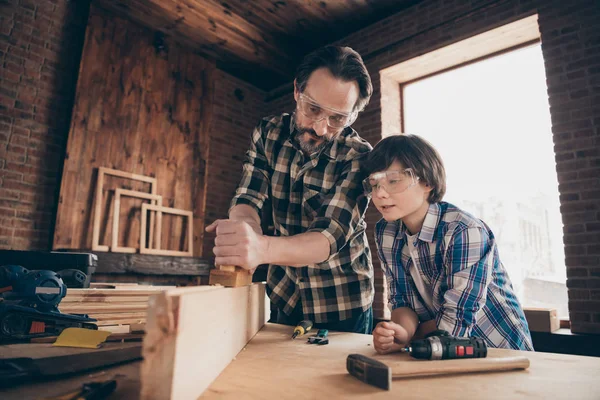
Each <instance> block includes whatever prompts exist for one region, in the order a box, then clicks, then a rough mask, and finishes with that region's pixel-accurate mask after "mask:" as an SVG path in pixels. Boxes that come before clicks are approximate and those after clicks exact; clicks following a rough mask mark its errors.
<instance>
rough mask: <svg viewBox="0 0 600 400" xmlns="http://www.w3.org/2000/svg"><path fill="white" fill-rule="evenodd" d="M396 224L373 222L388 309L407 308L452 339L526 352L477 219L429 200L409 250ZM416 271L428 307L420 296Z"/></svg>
mask: <svg viewBox="0 0 600 400" xmlns="http://www.w3.org/2000/svg"><path fill="white" fill-rule="evenodd" d="M406 240H407V237H406V226H405V225H404V224H403V223H402V221H396V222H387V221H385V220H383V219H382V220H380V221H379V222H378V223H377V224H376V226H375V242H376V243H377V250H378V253H379V258H380V259H381V261H382V267H383V268H384V270H385V273H386V278H387V282H388V284H389V303H390V305H391V307H392V309H396V308H399V307H408V308H411V309H412V310H413V311H414V312H415V313H416V314H417V315H418V316H419V321H420V322H425V321H429V320H432V319H435V320H436V324H437V327H438V329H443V330H446V331H448V332H449V333H450V334H451V335H453V336H462V337H470V336H476V337H480V338H482V339H483V340H485V341H486V343H487V345H488V346H490V347H498V348H508V349H518V350H533V345H532V343H531V335H530V333H529V326H528V325H527V320H526V319H525V314H524V313H523V309H522V308H521V305H520V304H519V301H518V300H517V296H516V294H515V292H514V290H513V287H512V283H511V281H510V279H509V277H508V274H507V273H506V270H505V269H504V266H503V265H502V262H501V261H500V256H499V255H498V248H497V246H496V239H495V237H494V234H493V233H492V231H491V230H490V228H489V227H488V226H487V225H486V224H485V223H484V222H483V221H481V220H479V219H477V218H475V217H473V216H471V215H470V214H468V213H466V212H464V211H462V210H460V209H459V208H457V207H456V206H453V205H452V204H449V203H446V202H440V203H433V204H430V205H429V209H428V211H427V216H426V217H425V221H424V222H423V227H422V228H421V231H420V232H419V235H418V238H417V239H416V240H415V243H414V245H415V248H416V251H415V254H413V255H411V254H410V252H409V249H408V244H407V242H406ZM413 268H414V269H415V272H416V273H418V274H420V275H421V278H422V280H423V282H424V284H425V286H426V289H427V290H428V291H429V292H430V294H431V297H432V299H433V304H428V303H427V302H426V301H425V300H424V297H423V296H421V294H420V293H419V291H418V290H417V287H416V285H415V283H414V280H413V278H412V275H411V272H410V270H411V269H413Z"/></svg>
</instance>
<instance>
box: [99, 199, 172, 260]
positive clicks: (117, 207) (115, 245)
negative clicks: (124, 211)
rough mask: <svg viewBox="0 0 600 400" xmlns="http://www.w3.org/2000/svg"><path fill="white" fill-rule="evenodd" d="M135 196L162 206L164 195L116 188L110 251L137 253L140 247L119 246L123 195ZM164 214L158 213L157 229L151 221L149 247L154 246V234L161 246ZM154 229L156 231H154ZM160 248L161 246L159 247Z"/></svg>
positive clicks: (156, 241)
mask: <svg viewBox="0 0 600 400" xmlns="http://www.w3.org/2000/svg"><path fill="white" fill-rule="evenodd" d="M123 196H127V197H134V198H138V199H145V200H150V202H151V203H150V204H153V205H158V206H162V196H160V195H157V194H149V193H144V192H138V191H135V190H127V189H122V188H117V189H115V197H114V203H113V204H114V206H113V210H114V212H113V229H112V245H111V247H110V251H112V252H113V253H136V252H137V251H138V250H139V249H138V248H137V247H127V246H119V220H120V216H121V197H123ZM161 216H162V214H160V213H158V218H157V221H156V229H154V224H153V223H152V220H151V221H150V229H151V231H150V237H149V239H148V240H149V243H148V247H150V248H152V241H153V239H154V234H156V235H157V236H156V239H155V243H157V244H158V245H159V246H160V236H159V235H160V231H161V229H162V228H161V227H162V221H161V220H160V218H161ZM153 231H154V232H153ZM159 248H160V247H159Z"/></svg>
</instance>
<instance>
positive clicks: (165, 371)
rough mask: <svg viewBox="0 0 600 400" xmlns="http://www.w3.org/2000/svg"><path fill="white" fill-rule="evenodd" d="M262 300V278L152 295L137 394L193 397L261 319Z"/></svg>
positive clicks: (264, 312) (264, 316)
mask: <svg viewBox="0 0 600 400" xmlns="http://www.w3.org/2000/svg"><path fill="white" fill-rule="evenodd" d="M267 305H268V303H267V302H266V301H265V286H264V284H263V283H258V284H253V285H251V286H244V287H239V288H218V287H208V288H206V287H198V288H181V289H175V290H172V291H167V292H163V293H161V294H158V295H156V296H152V298H151V299H150V308H149V310H148V322H147V324H146V338H145V339H144V350H143V355H144V362H143V363H142V369H141V382H142V389H141V398H142V399H178V400H179V399H181V400H185V399H197V398H198V396H200V395H201V394H202V392H203V391H204V390H205V389H206V388H207V387H208V386H209V385H210V383H211V382H212V381H213V380H214V379H215V378H216V377H217V376H218V375H219V373H220V372H221V371H222V370H223V369H224V368H225V367H226V366H227V364H229V362H230V361H231V360H232V359H233V358H234V357H235V356H236V355H237V354H238V353H239V352H240V350H242V348H244V346H245V345H246V343H248V341H249V340H250V339H251V338H252V337H253V336H254V335H255V334H256V332H258V331H259V330H260V328H261V327H262V326H263V325H264V324H265V322H266V319H267V315H268V312H267V310H266V309H265V307H266V306H267ZM208 321H210V323H208Z"/></svg>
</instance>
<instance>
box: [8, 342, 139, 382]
mask: <svg viewBox="0 0 600 400" xmlns="http://www.w3.org/2000/svg"><path fill="white" fill-rule="evenodd" d="M141 350H142V345H141V343H104V344H103V346H102V347H100V348H98V349H81V348H73V347H54V346H52V345H51V344H46V343H43V344H42V343H26V344H14V345H13V344H9V345H4V346H2V359H3V360H7V359H13V360H14V361H13V362H14V363H15V364H16V365H18V366H20V367H21V368H20V369H21V371H20V372H21V374H22V375H20V376H19V378H20V379H15V382H14V383H17V382H16V381H21V380H22V381H27V382H31V381H32V380H34V379H39V378H49V377H56V376H58V375H64V374H72V373H77V372H82V371H86V370H89V369H93V368H98V367H103V366H107V365H112V364H118V363H122V362H125V361H132V360H137V359H139V358H140V357H141ZM7 383H8V382H7Z"/></svg>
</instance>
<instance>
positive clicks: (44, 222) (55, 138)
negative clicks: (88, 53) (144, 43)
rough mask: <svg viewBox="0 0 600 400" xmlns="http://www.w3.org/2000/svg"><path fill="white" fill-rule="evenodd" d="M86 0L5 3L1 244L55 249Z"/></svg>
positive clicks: (0, 62) (1, 19) (1, 9)
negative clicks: (54, 239) (57, 212)
mask: <svg viewBox="0 0 600 400" xmlns="http://www.w3.org/2000/svg"><path fill="white" fill-rule="evenodd" d="M87 7H88V6H87V5H86V4H85V2H73V1H67V0H53V1H40V0H38V1H32V0H3V1H1V2H0V66H1V67H0V248H13V249H48V248H50V244H51V239H52V232H53V225H54V215H55V209H56V199H57V194H58V187H59V183H60V182H59V180H60V176H61V168H62V162H63V154H64V151H65V146H66V140H67V134H68V131H69V120H70V115H71V107H72V105H73V96H74V88H75V82H76V79H77V72H78V68H79V58H80V54H81V48H82V44H83V37H84V32H85V24H86V17H87Z"/></svg>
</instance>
